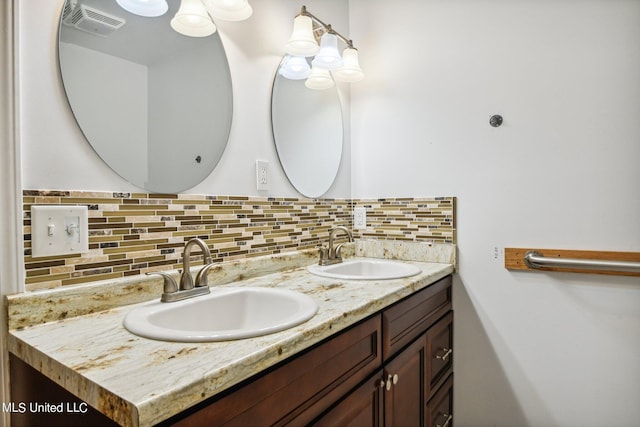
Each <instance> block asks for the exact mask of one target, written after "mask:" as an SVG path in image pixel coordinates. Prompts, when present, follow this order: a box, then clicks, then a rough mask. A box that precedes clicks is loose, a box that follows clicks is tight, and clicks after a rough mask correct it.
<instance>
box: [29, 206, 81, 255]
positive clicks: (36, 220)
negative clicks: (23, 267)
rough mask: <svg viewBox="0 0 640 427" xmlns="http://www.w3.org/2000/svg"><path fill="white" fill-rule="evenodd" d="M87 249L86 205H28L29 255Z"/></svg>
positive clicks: (74, 251)
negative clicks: (29, 216)
mask: <svg viewBox="0 0 640 427" xmlns="http://www.w3.org/2000/svg"><path fill="white" fill-rule="evenodd" d="M88 250H89V220H88V210H87V207H86V206H31V255H32V256H34V257H41V256H50V255H68V254H76V253H82V252H87V251H88Z"/></svg>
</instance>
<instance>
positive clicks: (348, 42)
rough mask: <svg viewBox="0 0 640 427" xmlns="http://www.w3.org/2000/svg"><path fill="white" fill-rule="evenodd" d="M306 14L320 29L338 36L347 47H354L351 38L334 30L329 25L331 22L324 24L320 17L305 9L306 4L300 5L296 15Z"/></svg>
mask: <svg viewBox="0 0 640 427" xmlns="http://www.w3.org/2000/svg"><path fill="white" fill-rule="evenodd" d="M300 15H303V16H308V17H309V18H311V20H312V21H313V22H314V23H315V24H317V25H319V26H320V27H321V28H322V29H324V31H326V32H327V33H329V34H333V35H334V36H336V37H338V38H339V39H340V40H342V41H343V42H344V43H345V44H346V45H347V47H349V48H351V49H355V47H354V46H353V40H350V39H348V38H346V37H345V36H343V35H342V34H340V33H339V32H337V31H336V30H334V29H333V27H331V24H326V23H324V22H323V21H321V20H320V18H318V17H317V16H315V15H314V14H312V13H311V12H309V11H308V10H307V6H302V9H301V10H300V13H299V14H298V15H297V16H300Z"/></svg>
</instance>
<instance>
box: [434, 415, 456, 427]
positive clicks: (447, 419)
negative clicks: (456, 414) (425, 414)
mask: <svg viewBox="0 0 640 427" xmlns="http://www.w3.org/2000/svg"><path fill="white" fill-rule="evenodd" d="M442 416H443V417H444V418H446V420H445V422H444V424H442V425H440V424H436V427H447V426H448V425H449V423H450V422H451V420H452V419H453V415H451V414H442Z"/></svg>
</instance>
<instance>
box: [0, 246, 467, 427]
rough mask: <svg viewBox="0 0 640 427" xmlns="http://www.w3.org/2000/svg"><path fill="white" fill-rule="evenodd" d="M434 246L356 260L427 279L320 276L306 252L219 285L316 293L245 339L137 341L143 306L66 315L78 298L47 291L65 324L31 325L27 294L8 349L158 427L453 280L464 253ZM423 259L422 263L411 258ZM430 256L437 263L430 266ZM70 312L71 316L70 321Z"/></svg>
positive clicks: (118, 417)
mask: <svg viewBox="0 0 640 427" xmlns="http://www.w3.org/2000/svg"><path fill="white" fill-rule="evenodd" d="M387 245H388V244H387ZM428 246H429V247H428V248H426V252H425V253H424V254H423V253H422V252H420V251H424V250H425V246H420V247H419V246H416V247H415V248H413V249H412V250H411V251H410V252H409V253H407V251H406V246H405V245H401V246H398V245H397V244H392V246H386V247H384V248H383V247H381V246H380V245H379V244H375V245H374V246H372V247H369V248H365V249H362V246H358V247H356V249H355V254H356V255H359V256H361V255H368V256H371V257H378V258H395V259H405V260H407V259H408V261H406V262H409V263H411V264H415V265H417V266H419V267H420V268H421V269H422V272H421V273H420V274H419V275H416V276H412V277H408V278H404V279H395V280H382V281H355V280H337V279H329V278H323V277H318V276H314V275H312V274H310V273H308V272H307V270H306V268H305V265H308V264H310V263H311V262H309V259H308V257H307V256H306V255H304V254H303V255H302V256H301V257H299V258H300V259H298V260H297V261H296V262H294V263H293V265H296V263H297V264H302V265H297V266H295V267H294V268H288V269H285V270H282V271H277V272H267V270H265V273H266V274H262V275H256V276H255V277H248V278H245V279H244V280H239V281H233V282H230V283H226V284H218V285H216V286H214V287H212V292H215V288H216V287H218V286H220V287H227V286H265V287H278V288H284V289H291V290H294V291H299V292H303V293H305V294H307V295H310V296H311V297H312V298H313V299H314V300H315V301H316V302H317V303H318V306H319V310H318V313H317V314H316V315H315V316H314V317H313V318H311V319H310V320H308V321H307V322H305V323H302V324H301V325H298V326H296V327H293V328H291V329H288V330H285V331H282V332H278V333H274V334H271V335H266V336H262V337H256V338H251V339H244V340H238V341H224V342H212V343H175V342H164V341H155V340H150V339H146V338H142V337H138V336H136V335H133V334H132V333H130V332H128V331H127V330H126V329H125V328H124V327H123V326H122V321H123V319H124V316H125V315H126V313H127V312H129V311H130V310H131V309H132V308H134V307H136V306H137V304H129V305H125V306H121V307H113V308H109V309H105V310H102V311H99V312H95V313H90V314H88V313H80V314H81V315H78V316H76V317H67V316H68V312H69V308H68V307H65V305H64V304H65V302H64V301H65V300H68V299H70V298H65V297H60V298H58V299H57V300H56V299H55V298H54V297H52V296H51V295H45V296H43V295H41V294H37V295H34V297H36V298H40V299H41V300H43V301H48V302H49V303H50V304H52V305H53V302H52V301H55V309H53V308H51V307H49V310H48V312H49V313H51V312H56V313H58V314H57V315H56V316H57V318H58V319H62V320H55V321H50V319H49V318H47V316H45V315H44V314H43V315H42V316H40V317H42V318H44V319H45V320H47V321H46V322H45V323H40V324H38V321H35V320H33V319H31V321H30V322H29V323H25V320H24V319H25V318H26V317H27V316H26V315H25V312H26V311H27V308H26V307H28V306H29V302H28V295H26V296H25V295H24V294H20V296H18V297H15V298H14V299H12V298H9V303H8V304H9V325H10V331H9V336H8V348H9V351H10V352H11V353H13V354H15V355H16V356H18V357H19V358H20V359H22V360H24V361H25V362H27V363H28V364H30V365H31V366H33V367H35V368H36V369H37V370H39V371H40V372H41V373H43V374H44V375H46V376H47V377H49V378H51V379H52V380H53V381H55V382H56V383H58V384H60V385H61V386H62V387H64V388H65V389H67V390H69V391H70V392H71V393H73V394H75V395H76V396H78V397H79V398H80V399H82V400H84V401H85V402H87V403H88V404H90V405H91V406H93V407H95V408H96V409H98V410H99V411H100V412H102V413H104V414H105V415H107V416H108V417H109V418H111V419H113V420H115V421H116V422H118V423H119V424H121V425H125V426H151V425H154V424H156V423H159V422H161V421H163V420H165V419H167V418H169V417H171V416H173V415H175V414H178V413H180V412H182V411H183V410H185V409H187V408H189V407H191V406H193V405H195V404H197V403H199V402H201V401H203V400H205V399H207V398H209V397H211V396H214V395H216V394H217V393H219V392H221V391H223V390H225V389H227V388H229V387H231V386H233V385H235V384H237V383H239V382H241V381H243V380H245V379H247V378H249V377H251V376H253V375H254V374H256V373H258V372H260V371H262V370H264V369H266V368H268V367H270V366H273V365H275V364H277V363H278V362H280V361H282V360H284V359H287V358H288V357H290V356H292V355H294V354H296V353H298V352H300V351H302V350H304V349H306V348H308V347H310V346H312V345H313V344H316V343H318V342H320V341H321V340H323V339H325V338H327V337H329V336H331V335H333V334H335V333H336V332H338V331H340V330H343V329H345V328H347V327H349V326H351V325H353V324H354V323H356V322H358V321H359V320H362V319H364V318H366V317H368V316H369V315H371V314H374V313H376V312H378V311H380V310H381V309H383V308H384V307H386V306H389V305H390V304H393V303H394V302H396V301H398V300H400V299H402V298H404V297H406V296H408V295H410V294H412V293H413V292H415V291H417V290H419V289H422V288H424V287H426V286H428V285H430V284H432V283H433V282H435V281H437V280H438V279H440V278H442V277H444V276H446V275H448V274H451V273H452V272H453V271H454V265H455V247H454V246H453V245H446V246H451V247H450V248H442V247H437V248H436V247H434V246H433V245H428ZM442 246H444V245H442ZM429 248H430V249H429ZM416 251H417V252H416ZM434 251H435V252H437V253H436V256H435V258H434V256H433V255H434ZM416 254H418V255H416ZM416 258H417V259H421V260H422V261H415V260H412V259H416ZM430 259H435V260H436V261H437V262H425V260H426V261H429V260H430ZM289 261H290V260H289ZM258 262H260V261H258ZM287 265H288V266H289V267H291V265H290V264H287ZM218 273H219V272H218ZM148 280H149V279H148ZM154 280H155V279H154ZM156 285H157V283H156ZM135 286H140V285H135ZM135 286H134V287H133V288H134V289H135ZM80 294H82V292H80ZM93 294H95V289H94V290H93ZM74 295H75V294H74ZM157 295H159V294H156V297H157ZM25 299H26V300H25ZM71 299H72V298H71ZM98 299H100V298H98ZM65 309H67V314H65V315H61V314H60V313H63V312H64V311H63V310H65ZM89 311H91V310H89ZM45 312H47V310H43V313H45ZM56 316H54V318H56ZM12 319H13V320H12Z"/></svg>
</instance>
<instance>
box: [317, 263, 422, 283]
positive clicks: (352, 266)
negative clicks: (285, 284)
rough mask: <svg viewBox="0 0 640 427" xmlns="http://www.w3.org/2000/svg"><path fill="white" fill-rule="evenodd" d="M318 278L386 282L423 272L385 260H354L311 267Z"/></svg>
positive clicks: (409, 265)
mask: <svg viewBox="0 0 640 427" xmlns="http://www.w3.org/2000/svg"><path fill="white" fill-rule="evenodd" d="M307 270H308V271H309V272H310V273H312V274H315V275H317V276H323V277H330V278H333V279H347V280H386V279H400V278H402V277H409V276H415V275H416V274H419V273H420V272H422V270H421V269H420V268H418V267H416V266H415V265H412V264H406V263H404V262H398V261H388V260H383V259H354V260H348V261H343V262H341V263H339V264H333V265H326V266H323V265H310V266H309V267H307Z"/></svg>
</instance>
